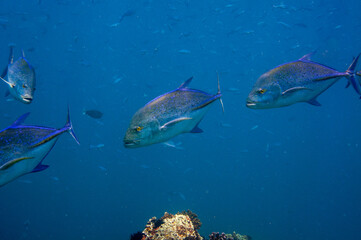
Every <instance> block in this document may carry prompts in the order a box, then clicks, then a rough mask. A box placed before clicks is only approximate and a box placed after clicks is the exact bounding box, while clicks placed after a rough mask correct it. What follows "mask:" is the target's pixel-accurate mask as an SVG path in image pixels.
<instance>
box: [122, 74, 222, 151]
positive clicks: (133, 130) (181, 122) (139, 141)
mask: <svg viewBox="0 0 361 240" xmlns="http://www.w3.org/2000/svg"><path fill="white" fill-rule="evenodd" d="M191 81H192V77H191V78H189V79H188V80H187V81H185V82H184V83H183V84H182V85H181V86H180V87H179V88H177V89H175V90H173V91H171V92H168V93H165V94H163V95H161V96H158V97H156V98H155V99H153V100H152V101H150V102H149V103H147V104H146V105H145V106H144V107H142V108H141V109H139V110H138V111H137V112H136V113H135V114H134V116H133V118H132V120H131V122H130V125H129V127H128V129H127V132H126V134H125V137H124V146H125V147H127V148H136V147H143V146H147V145H151V144H154V143H160V142H165V141H167V140H169V139H171V138H173V137H175V136H177V135H178V134H181V133H188V132H190V133H200V132H203V131H202V130H201V129H200V128H199V127H198V124H199V123H200V121H201V120H202V119H203V117H204V115H205V114H206V113H207V112H208V110H209V108H210V106H211V103H213V102H214V101H216V100H217V99H219V100H220V101H221V103H222V100H221V96H222V94H221V92H220V87H219V79H218V92H217V93H216V94H215V95H213V94H209V93H206V92H203V91H200V90H197V89H191V88H188V85H189V84H190V82H191ZM222 108H223V103H222Z"/></svg>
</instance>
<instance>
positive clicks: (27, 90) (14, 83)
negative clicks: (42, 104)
mask: <svg viewBox="0 0 361 240" xmlns="http://www.w3.org/2000/svg"><path fill="white" fill-rule="evenodd" d="M1 79H2V80H3V81H4V82H5V83H6V84H8V86H9V92H10V94H11V95H12V96H13V97H14V98H15V99H17V100H19V101H20V102H22V103H31V102H32V100H33V98H34V91H35V85H36V80H35V71H34V68H33V67H32V66H31V65H30V63H29V62H28V60H27V59H26V58H25V55H24V51H22V56H21V57H20V58H19V59H18V60H16V61H15V62H14V45H10V56H9V64H8V66H7V67H6V68H5V70H4V72H3V73H2V75H1Z"/></svg>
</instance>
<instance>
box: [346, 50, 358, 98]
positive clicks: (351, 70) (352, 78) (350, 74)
mask: <svg viewBox="0 0 361 240" xmlns="http://www.w3.org/2000/svg"><path fill="white" fill-rule="evenodd" d="M359 57H360V54H359V55H358V56H357V57H356V58H354V59H353V61H352V63H351V65H350V66H349V67H348V69H347V70H346V74H347V76H346V77H347V79H348V83H347V85H346V87H349V86H350V85H352V87H353V88H354V89H355V91H356V92H357V94H358V95H360V96H361V90H360V85H361V83H360V82H359V81H356V75H358V76H361V74H360V72H357V73H356V72H355V69H356V65H357V61H358V59H359Z"/></svg>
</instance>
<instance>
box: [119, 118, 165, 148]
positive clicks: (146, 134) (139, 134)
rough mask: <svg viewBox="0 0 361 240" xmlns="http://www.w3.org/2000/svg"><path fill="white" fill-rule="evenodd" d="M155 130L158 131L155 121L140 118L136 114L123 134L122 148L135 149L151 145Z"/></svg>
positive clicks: (157, 124) (157, 123)
mask: <svg viewBox="0 0 361 240" xmlns="http://www.w3.org/2000/svg"><path fill="white" fill-rule="evenodd" d="M155 129H159V122H158V121H157V120H156V119H153V118H151V119H148V118H140V117H139V116H137V114H136V115H135V116H134V117H133V119H132V121H131V123H130V125H129V127H128V129H127V132H126V133H125V136H124V139H123V142H124V146H125V147H126V148H137V147H143V146H147V145H150V144H153V143H154V138H153V135H154V134H155Z"/></svg>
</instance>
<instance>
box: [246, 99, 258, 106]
mask: <svg viewBox="0 0 361 240" xmlns="http://www.w3.org/2000/svg"><path fill="white" fill-rule="evenodd" d="M256 104H257V103H256V102H255V101H253V100H251V99H250V98H247V100H246V106H247V107H248V108H255V106H256Z"/></svg>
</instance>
